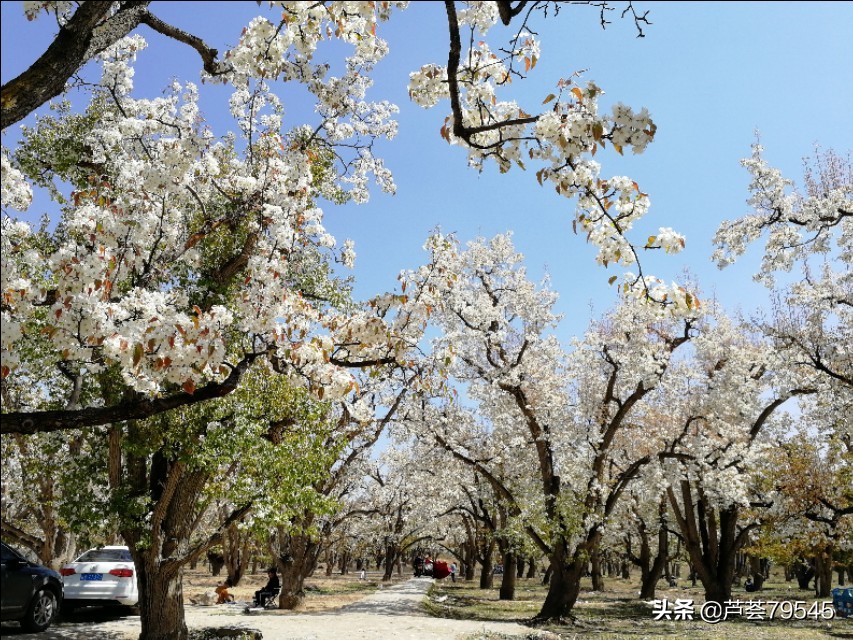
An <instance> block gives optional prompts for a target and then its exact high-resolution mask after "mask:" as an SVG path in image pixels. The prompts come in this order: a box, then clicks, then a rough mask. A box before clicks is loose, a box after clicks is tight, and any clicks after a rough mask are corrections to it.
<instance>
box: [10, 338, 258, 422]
mask: <svg viewBox="0 0 853 640" xmlns="http://www.w3.org/2000/svg"><path fill="white" fill-rule="evenodd" d="M258 355H259V354H250V355H247V356H246V357H245V358H243V360H241V361H240V362H239V364H237V366H235V367H234V368H233V369H232V370H231V373H230V374H228V377H227V378H225V380H223V381H222V382H211V383H210V384H207V385H205V386H204V387H202V388H200V389H196V391H195V393H186V392H182V393H176V394H174V395H171V396H168V397H165V398H142V399H138V400H137V399H134V400H130V401H128V402H123V403H121V404H118V405H113V406H110V407H89V408H86V409H78V410H68V411H63V410H58V411H33V412H25V411H16V412H13V413H6V414H3V416H2V417H0V433H50V432H53V431H66V430H69V429H80V428H82V427H97V426H101V425H105V424H112V423H114V422H121V421H123V420H138V419H140V418H150V417H151V416H154V415H157V414H160V413H163V412H165V411H171V410H172V409H177V408H178V407H184V406H187V405H192V404H196V403H198V402H204V401H205V400H212V399H214V398H221V397H223V396H227V395H228V394H230V393H231V392H232V391H234V389H236V388H237V384H238V383H239V382H240V378H241V377H242V376H243V374H244V373H245V372H246V370H247V369H248V368H249V366H250V365H251V364H252V362H254V360H255V359H256V358H257V357H258Z"/></svg>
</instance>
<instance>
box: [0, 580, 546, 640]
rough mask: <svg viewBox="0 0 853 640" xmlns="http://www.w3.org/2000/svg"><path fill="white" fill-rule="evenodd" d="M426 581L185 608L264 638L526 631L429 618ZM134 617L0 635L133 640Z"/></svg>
mask: <svg viewBox="0 0 853 640" xmlns="http://www.w3.org/2000/svg"><path fill="white" fill-rule="evenodd" d="M431 584H432V581H431V580H427V579H423V578H413V579H411V580H409V581H407V582H403V583H400V584H397V585H394V586H392V587H388V588H384V589H380V590H379V591H377V592H376V593H374V594H371V595H369V596H367V597H366V598H363V599H362V600H359V601H358V602H355V603H353V604H350V605H347V606H344V607H341V608H340V609H337V610H334V611H328V612H322V613H290V612H285V611H277V610H271V611H259V612H256V613H251V614H248V615H247V614H245V613H243V609H242V607H239V606H236V605H234V606H226V605H220V606H215V607H201V606H195V605H187V607H186V609H185V611H186V620H187V626H188V627H189V628H190V629H197V628H204V627H245V628H250V629H258V630H260V631H261V632H262V633H263V635H264V640H350V639H351V640H384V639H386V638H392V639H393V640H455V639H456V638H458V637H460V636H463V635H466V634H469V633H473V632H475V631H483V630H488V631H496V632H502V633H506V634H523V633H525V632H529V629H528V628H527V627H523V626H521V625H518V624H512V623H506V622H478V621H472V620H445V619H442V618H432V617H430V616H428V615H426V614H425V613H424V612H423V611H422V610H421V608H420V603H421V601H422V600H423V599H424V597H425V596H426V593H427V591H428V590H429V587H430V585H431ZM138 635H139V618H138V617H137V616H127V617H122V618H117V617H115V616H113V617H110V618H107V619H103V615H101V617H100V618H99V617H98V614H95V613H93V614H86V615H85V616H79V615H78V616H76V617H75V619H74V620H73V621H70V622H62V623H60V624H58V625H56V626H54V627H51V629H50V630H49V631H47V632H46V633H39V634H28V633H23V632H21V630H20V629H17V628H13V627H11V626H8V625H4V626H3V627H2V636H0V637H4V638H6V637H8V638H17V639H19V640H25V639H26V640H30V639H31V640H136V638H137V637H138Z"/></svg>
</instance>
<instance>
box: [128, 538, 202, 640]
mask: <svg viewBox="0 0 853 640" xmlns="http://www.w3.org/2000/svg"><path fill="white" fill-rule="evenodd" d="M151 556H152V554H150V553H147V552H143V553H142V554H134V562H135V565H136V573H137V581H138V584H139V613H140V619H141V622H142V632H141V633H140V634H139V640H186V638H187V637H188V636H189V632H188V631H187V625H186V622H185V621H184V592H183V578H182V575H181V570H180V566H179V565H177V564H176V563H168V562H167V563H164V562H158V561H157V559H156V558H154V557H151Z"/></svg>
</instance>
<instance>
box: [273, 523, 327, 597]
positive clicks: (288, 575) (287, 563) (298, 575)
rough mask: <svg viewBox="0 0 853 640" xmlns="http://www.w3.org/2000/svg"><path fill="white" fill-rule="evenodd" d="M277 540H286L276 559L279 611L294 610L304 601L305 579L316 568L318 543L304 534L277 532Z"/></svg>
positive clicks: (318, 550)
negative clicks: (279, 582)
mask: <svg viewBox="0 0 853 640" xmlns="http://www.w3.org/2000/svg"><path fill="white" fill-rule="evenodd" d="M278 533H279V540H282V541H284V540H286V541H287V542H286V545H282V548H281V550H280V551H279V554H278V557H277V558H276V567H277V568H278V572H279V575H280V580H281V591H280V592H279V595H278V608H279V609H296V608H297V607H298V606H299V605H300V604H302V601H303V600H304V599H305V590H304V586H305V578H307V577H308V576H309V575H310V574H311V573H312V572H313V571H314V567H316V566H317V561H318V559H319V557H320V543H319V542H318V541H315V540H312V539H311V538H310V536H308V535H306V534H304V533H296V532H294V533H290V534H286V533H285V531H284V528H281V529H280V530H279V532H278Z"/></svg>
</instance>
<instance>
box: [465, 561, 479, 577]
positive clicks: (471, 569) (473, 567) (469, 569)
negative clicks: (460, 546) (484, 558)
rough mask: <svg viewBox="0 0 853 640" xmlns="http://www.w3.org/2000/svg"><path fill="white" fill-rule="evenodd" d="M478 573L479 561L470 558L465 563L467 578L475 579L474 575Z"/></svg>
mask: <svg viewBox="0 0 853 640" xmlns="http://www.w3.org/2000/svg"><path fill="white" fill-rule="evenodd" d="M476 575H477V563H476V561H475V560H473V559H470V560H469V561H468V562H466V563H465V580H466V581H467V580H473V579H474V576H476Z"/></svg>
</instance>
